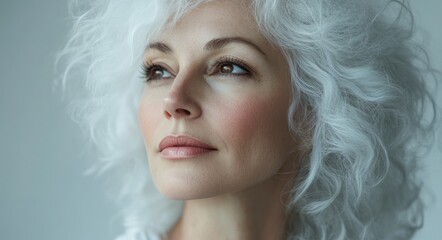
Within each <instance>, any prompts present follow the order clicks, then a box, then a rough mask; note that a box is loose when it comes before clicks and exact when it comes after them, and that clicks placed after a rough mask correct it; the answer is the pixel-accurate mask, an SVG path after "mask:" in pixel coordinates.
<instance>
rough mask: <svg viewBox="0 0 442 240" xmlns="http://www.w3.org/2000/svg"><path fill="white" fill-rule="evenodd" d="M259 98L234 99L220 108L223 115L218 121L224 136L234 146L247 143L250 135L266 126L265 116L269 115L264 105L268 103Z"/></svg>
mask: <svg viewBox="0 0 442 240" xmlns="http://www.w3.org/2000/svg"><path fill="white" fill-rule="evenodd" d="M263 100H264V99H260V98H243V99H241V100H235V101H232V102H230V103H229V104H227V105H226V106H224V109H221V112H222V113H223V114H222V115H223V116H224V117H223V118H222V120H221V122H220V126H221V129H223V130H224V131H225V134H226V137H227V138H228V139H229V140H230V141H231V142H234V143H235V145H236V146H241V145H244V144H247V145H248V143H249V140H250V139H251V138H252V136H254V135H256V133H257V132H262V130H263V129H262V128H263V127H266V126H265V125H266V124H267V121H266V118H268V117H269V115H271V113H270V114H269V112H268V110H269V107H268V106H266V105H267V104H268V103H266V101H263Z"/></svg>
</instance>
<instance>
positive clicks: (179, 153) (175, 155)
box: [158, 135, 217, 159]
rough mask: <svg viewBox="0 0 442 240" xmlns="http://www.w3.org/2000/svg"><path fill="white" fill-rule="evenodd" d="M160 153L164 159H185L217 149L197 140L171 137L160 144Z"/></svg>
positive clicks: (183, 136)
mask: <svg viewBox="0 0 442 240" xmlns="http://www.w3.org/2000/svg"><path fill="white" fill-rule="evenodd" d="M158 149H159V152H160V153H161V155H162V156H163V157H164V158H169V159H183V158H191V157H195V156H198V155H202V154H206V153H210V152H213V151H216V150H217V149H216V148H214V147H213V146H210V145H209V144H207V143H204V142H202V141H200V140H197V139H195V138H192V137H189V136H186V135H180V136H172V135H169V136H167V137H165V138H163V140H161V142H160V144H159V147H158Z"/></svg>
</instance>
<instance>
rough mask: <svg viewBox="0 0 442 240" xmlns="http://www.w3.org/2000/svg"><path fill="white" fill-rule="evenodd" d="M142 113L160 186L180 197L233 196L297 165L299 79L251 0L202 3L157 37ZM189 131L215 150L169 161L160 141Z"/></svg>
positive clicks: (151, 52)
mask: <svg viewBox="0 0 442 240" xmlns="http://www.w3.org/2000/svg"><path fill="white" fill-rule="evenodd" d="M144 61H145V64H146V65H148V66H149V67H148V70H147V73H146V75H147V78H148V80H149V81H147V83H146V86H145V90H144V94H143V97H142V99H141V102H140V104H139V109H138V115H139V116H138V117H139V124H140V128H141V131H142V134H143V138H144V142H145V145H146V151H147V155H148V159H149V165H150V168H151V173H152V177H153V180H154V183H155V185H156V186H157V188H158V190H159V191H160V192H161V193H162V194H164V195H165V196H167V197H169V198H172V199H199V198H207V197H212V196H217V195H221V194H226V193H234V192H238V191H241V190H244V189H247V188H249V187H252V186H254V185H256V184H258V183H260V182H262V181H264V180H266V179H269V178H272V177H274V176H275V174H276V173H277V172H278V171H280V169H281V168H283V166H286V165H287V164H289V165H291V164H292V160H293V159H292V157H293V154H292V152H293V150H294V149H295V147H296V141H295V140H294V138H293V137H292V136H291V134H290V132H289V128H288V122H287V121H288V120H287V111H288V107H289V104H290V99H291V87H290V76H289V70H288V66H287V63H286V61H285V58H284V56H283V54H282V53H281V51H280V50H279V49H278V48H276V47H274V46H272V45H271V44H270V43H269V42H268V41H267V40H266V39H265V38H264V37H263V35H262V34H261V33H260V32H259V29H258V27H257V25H256V23H255V21H254V19H253V17H252V15H251V12H250V9H249V8H248V5H247V2H246V1H233V0H230V1H229V0H222V1H216V2H209V3H205V4H202V5H200V6H199V7H197V8H196V9H194V10H192V11H191V12H190V13H189V14H187V15H185V16H184V17H183V18H182V19H181V20H180V21H179V22H178V24H177V25H176V26H174V27H173V28H171V29H170V30H167V31H165V32H163V33H162V34H161V36H159V37H158V38H157V39H154V41H152V42H151V44H150V47H148V48H147V50H146V53H145V58H144ZM168 135H186V136H190V137H192V138H195V139H198V140H200V141H202V142H204V143H206V144H208V145H210V146H213V147H214V148H215V149H216V150H214V151H211V152H210V153H206V154H201V155H198V156H192V157H188V158H182V159H168V158H165V157H164V155H162V154H161V152H160V151H159V143H160V142H161V140H162V139H163V138H164V137H166V136H168Z"/></svg>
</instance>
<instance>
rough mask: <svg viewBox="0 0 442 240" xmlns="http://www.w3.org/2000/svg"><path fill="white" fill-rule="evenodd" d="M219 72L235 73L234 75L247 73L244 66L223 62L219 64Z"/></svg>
mask: <svg viewBox="0 0 442 240" xmlns="http://www.w3.org/2000/svg"><path fill="white" fill-rule="evenodd" d="M219 71H220V73H223V74H235V75H243V74H248V73H249V72H248V71H247V70H245V69H244V68H242V67H240V66H238V65H236V64H233V63H224V64H222V65H221V66H220V70H219Z"/></svg>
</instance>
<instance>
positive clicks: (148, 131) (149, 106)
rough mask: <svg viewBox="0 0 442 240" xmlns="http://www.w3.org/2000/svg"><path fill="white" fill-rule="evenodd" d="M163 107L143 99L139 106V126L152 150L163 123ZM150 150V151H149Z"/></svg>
mask: <svg viewBox="0 0 442 240" xmlns="http://www.w3.org/2000/svg"><path fill="white" fill-rule="evenodd" d="M162 109H163V108H162V105H161V104H160V103H158V102H155V101H151V100H149V99H146V97H143V98H142V99H141V102H140V104H139V106H138V124H139V126H140V129H141V132H142V134H143V139H144V142H145V144H146V145H147V146H148V147H149V149H152V148H153V147H154V146H151V145H152V144H150V143H153V142H154V136H155V135H156V131H157V130H158V124H159V123H160V121H161V113H162ZM149 149H148V150H149Z"/></svg>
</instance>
